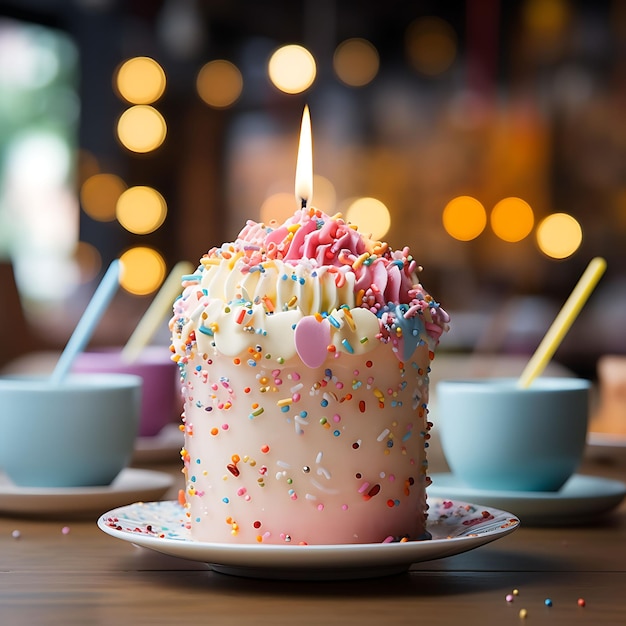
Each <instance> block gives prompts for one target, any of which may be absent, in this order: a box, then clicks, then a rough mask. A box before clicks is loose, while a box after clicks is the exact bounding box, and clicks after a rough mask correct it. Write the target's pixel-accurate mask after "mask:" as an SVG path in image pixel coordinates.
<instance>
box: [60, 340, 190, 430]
mask: <svg viewBox="0 0 626 626" xmlns="http://www.w3.org/2000/svg"><path fill="white" fill-rule="evenodd" d="M170 357H171V354H170V351H169V349H168V347H167V346H148V347H146V348H144V350H142V352H141V354H140V355H139V357H138V358H137V359H136V360H135V361H134V362H132V363H126V362H124V361H123V360H122V358H121V348H109V349H101V350H90V351H87V352H83V353H81V354H79V355H78V357H77V358H76V361H75V362H74V365H73V367H72V371H74V372H89V373H93V372H107V373H111V372H118V373H124V374H135V375H137V376H140V377H141V378H142V379H143V388H142V393H141V417H140V421H139V436H140V437H152V436H154V435H157V434H158V433H159V432H160V431H161V429H162V428H163V427H164V426H166V425H167V424H172V423H174V422H175V421H177V420H178V419H179V418H180V412H181V406H180V391H179V389H180V385H179V374H178V366H177V365H176V363H174V362H173V361H172V360H171V358H170Z"/></svg>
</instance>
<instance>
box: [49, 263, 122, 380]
mask: <svg viewBox="0 0 626 626" xmlns="http://www.w3.org/2000/svg"><path fill="white" fill-rule="evenodd" d="M119 277H120V262H119V260H118V259H115V260H114V261H112V262H111V265H109V268H108V269H107V271H106V274H105V275H104V276H103V277H102V280H101V281H100V284H99V285H98V288H97V289H96V291H95V292H94V294H93V296H92V298H91V301H90V302H89V304H88V305H87V308H86V309H85V312H84V313H83V316H82V317H81V318H80V320H79V322H78V324H77V325H76V328H75V329H74V332H73V333H72V336H71V337H70V338H69V341H68V342H67V344H66V346H65V349H64V350H63V352H62V353H61V356H60V357H59V360H58V362H57V364H56V366H55V368H54V371H53V372H52V377H51V381H52V383H53V384H58V383H60V382H61V381H62V380H63V379H64V378H65V376H66V375H67V373H68V372H69V371H70V369H71V367H72V364H73V363H74V360H75V359H76V357H77V356H78V354H79V353H81V352H82V351H83V350H84V349H85V346H86V345H87V344H88V343H89V340H90V339H91V335H92V334H93V331H94V330H95V328H96V326H97V325H98V323H99V322H100V318H101V317H102V315H103V314H104V311H105V310H106V308H107V306H108V305H109V302H110V301H111V299H112V298H113V296H114V295H115V292H116V291H117V288H118V286H119V284H120V280H119Z"/></svg>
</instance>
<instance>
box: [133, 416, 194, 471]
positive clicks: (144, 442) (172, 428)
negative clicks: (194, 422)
mask: <svg viewBox="0 0 626 626" xmlns="http://www.w3.org/2000/svg"><path fill="white" fill-rule="evenodd" d="M183 444H184V437H183V434H182V433H181V431H180V428H179V427H178V424H168V425H167V426H164V427H163V428H162V430H161V432H159V433H158V434H157V435H154V436H153V437H138V438H137V442H136V443H135V450H134V452H133V462H135V463H168V462H170V461H171V462H173V463H175V462H177V461H180V449H181V448H182V447H183Z"/></svg>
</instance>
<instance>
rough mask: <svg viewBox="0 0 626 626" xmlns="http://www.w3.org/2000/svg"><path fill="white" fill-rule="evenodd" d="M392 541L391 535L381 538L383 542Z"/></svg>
mask: <svg viewBox="0 0 626 626" xmlns="http://www.w3.org/2000/svg"><path fill="white" fill-rule="evenodd" d="M392 541H393V537H392V536H391V535H389V537H385V538H384V539H383V543H391V542H392Z"/></svg>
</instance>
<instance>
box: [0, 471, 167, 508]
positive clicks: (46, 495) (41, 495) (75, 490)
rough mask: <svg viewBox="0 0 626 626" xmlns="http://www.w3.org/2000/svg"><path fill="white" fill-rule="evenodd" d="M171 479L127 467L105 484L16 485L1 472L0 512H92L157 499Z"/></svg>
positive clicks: (157, 473)
mask: <svg viewBox="0 0 626 626" xmlns="http://www.w3.org/2000/svg"><path fill="white" fill-rule="evenodd" d="M173 482H174V479H173V478H172V476H170V475H169V474H165V473H163V472H152V471H149V470H139V469H133V468H127V469H124V470H122V471H121V472H120V474H119V475H118V477H117V478H116V479H115V480H114V481H113V482H112V483H111V484H110V485H108V486H106V487H18V486H16V485H14V484H13V483H11V482H10V481H9V479H8V478H7V477H6V476H5V475H4V474H2V473H0V515H37V516H56V515H75V516H76V515H87V514H91V515H95V514H100V513H101V512H102V511H106V510H107V509H108V508H110V507H114V506H120V505H122V504H127V503H129V502H136V501H137V500H154V499H157V498H160V497H161V496H162V495H163V494H164V493H165V492H166V491H167V490H168V489H169V488H170V487H171V486H172V484H173Z"/></svg>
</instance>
